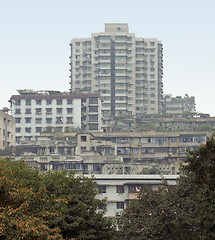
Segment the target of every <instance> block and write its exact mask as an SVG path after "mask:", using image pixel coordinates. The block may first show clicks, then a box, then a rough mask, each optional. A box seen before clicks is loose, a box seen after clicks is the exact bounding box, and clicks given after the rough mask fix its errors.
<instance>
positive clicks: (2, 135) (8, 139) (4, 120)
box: [0, 110, 15, 149]
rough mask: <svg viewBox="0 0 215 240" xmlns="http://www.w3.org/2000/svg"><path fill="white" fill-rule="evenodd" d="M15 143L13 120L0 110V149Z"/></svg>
mask: <svg viewBox="0 0 215 240" xmlns="http://www.w3.org/2000/svg"><path fill="white" fill-rule="evenodd" d="M14 145H15V120H14V118H13V117H12V116H10V115H9V114H8V113H7V112H5V111H3V110H0V149H4V148H6V147H11V146H14Z"/></svg>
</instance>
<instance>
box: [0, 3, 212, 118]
mask: <svg viewBox="0 0 215 240" xmlns="http://www.w3.org/2000/svg"><path fill="white" fill-rule="evenodd" d="M105 23H128V25H129V31H130V32H132V33H135V35H136V37H144V38H158V39H160V40H161V41H162V43H163V48H164V79H163V83H164V93H171V94H173V96H177V95H182V96H184V95H185V94H186V93H187V94H188V95H189V96H195V97H196V107H197V111H198V112H203V113H210V114H211V116H215V106H214V105H215V104H214V103H215V81H214V80H215V66H214V65H215V0H132V1H131V0H108V1H102V0H82V1H78V0H0V81H1V85H0V108H2V107H4V106H7V107H8V106H9V105H8V100H9V99H10V97H11V95H13V94H17V91H16V90H17V89H34V90H42V89H50V90H52V89H53V90H60V91H68V90H69V81H70V79H69V75H70V72H69V55H70V47H69V43H70V40H71V39H72V38H78V37H90V36H91V33H92V32H104V24H105Z"/></svg>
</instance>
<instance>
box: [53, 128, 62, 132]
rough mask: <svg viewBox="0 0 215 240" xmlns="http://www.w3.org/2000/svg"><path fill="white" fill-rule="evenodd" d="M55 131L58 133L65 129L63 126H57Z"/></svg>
mask: <svg viewBox="0 0 215 240" xmlns="http://www.w3.org/2000/svg"><path fill="white" fill-rule="evenodd" d="M55 131H56V132H58V133H60V132H62V131H63V128H62V127H56V128H55Z"/></svg>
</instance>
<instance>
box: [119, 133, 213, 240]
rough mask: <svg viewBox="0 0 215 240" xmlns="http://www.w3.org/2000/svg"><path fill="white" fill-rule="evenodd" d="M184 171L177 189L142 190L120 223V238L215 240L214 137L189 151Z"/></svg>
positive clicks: (164, 187) (165, 186) (167, 187)
mask: <svg viewBox="0 0 215 240" xmlns="http://www.w3.org/2000/svg"><path fill="white" fill-rule="evenodd" d="M182 170H183V172H184V176H181V177H180V178H179V181H178V184H177V185H176V186H175V187H174V188H172V187H171V186H168V185H166V184H164V186H163V187H162V188H160V189H159V190H158V191H152V190H150V189H142V191H141V193H140V194H139V196H138V200H136V201H134V202H131V203H130V204H129V207H128V208H127V209H126V210H125V213H124V215H123V216H122V218H121V219H120V221H119V230H120V237H119V239H130V240H132V239H137V240H138V239H141V240H142V239H143V240H144V239H151V240H163V239H165V240H168V239H169V240H172V239H175V240H180V239H183V240H186V239H189V240H211V239H215V184H214V180H215V138H214V135H212V136H211V137H209V138H208V139H207V142H206V144H205V145H201V146H200V148H199V149H198V150H195V151H190V152H189V155H188V157H187V159H186V161H185V165H184V166H183V168H182ZM129 226H130V227H129ZM131 226H132V227H131Z"/></svg>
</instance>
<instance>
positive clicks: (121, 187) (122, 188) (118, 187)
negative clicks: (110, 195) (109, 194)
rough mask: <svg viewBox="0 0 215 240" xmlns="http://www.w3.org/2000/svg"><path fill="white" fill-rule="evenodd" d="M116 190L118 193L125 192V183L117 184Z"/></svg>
mask: <svg viewBox="0 0 215 240" xmlns="http://www.w3.org/2000/svg"><path fill="white" fill-rule="evenodd" d="M116 192H117V193H124V186H123V185H119V186H116Z"/></svg>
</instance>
